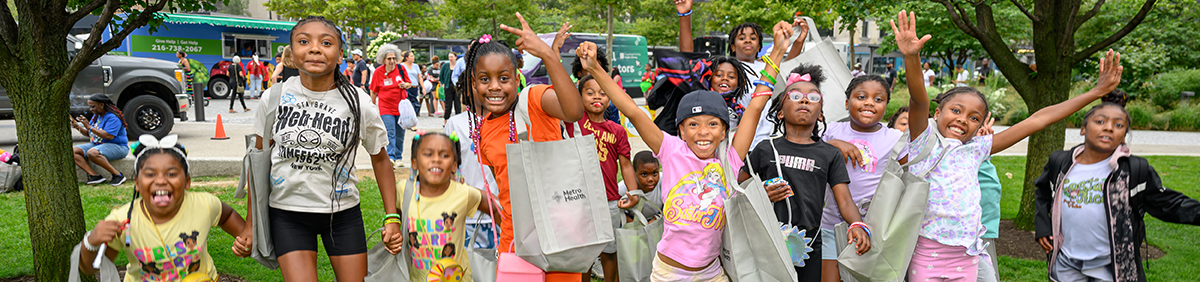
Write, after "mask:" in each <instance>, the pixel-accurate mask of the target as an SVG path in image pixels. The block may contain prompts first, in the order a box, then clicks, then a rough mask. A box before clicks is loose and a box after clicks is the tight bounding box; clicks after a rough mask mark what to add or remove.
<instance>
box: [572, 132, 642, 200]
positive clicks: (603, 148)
mask: <svg viewBox="0 0 1200 282" xmlns="http://www.w3.org/2000/svg"><path fill="white" fill-rule="evenodd" d="M578 123H579V129H580V130H582V131H583V135H593V136H595V137H596V153H598V154H599V155H600V171H601V173H602V174H604V175H603V177H604V194H605V195H606V196H607V197H608V200H609V201H616V200H618V199H621V194H620V193H617V174H620V173H621V170H619V169H617V163H618V158H619V157H626V158H629V150H630V149H629V134H625V127H623V126H621V125H620V124H617V123H615V122H612V121H611V120H604V122H600V123H596V122H592V120H591V119H588V118H587V117H586V116H585V117H583V119H580V120H579V122H578ZM567 134H570V136H577V135H575V127H574V126H568V127H567Z"/></svg>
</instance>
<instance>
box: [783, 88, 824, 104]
mask: <svg viewBox="0 0 1200 282" xmlns="http://www.w3.org/2000/svg"><path fill="white" fill-rule="evenodd" d="M787 94H788V99H790V100H792V101H797V102H799V101H800V100H803V99H808V101H809V102H813V103H819V102H821V93H817V92H812V93H804V92H800V91H788V93H787Z"/></svg>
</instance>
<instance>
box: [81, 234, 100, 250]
mask: <svg viewBox="0 0 1200 282" xmlns="http://www.w3.org/2000/svg"><path fill="white" fill-rule="evenodd" d="M91 236H92V231H91V230H88V232H87V233H83V247H84V248H86V249H87V250H88V251H91V252H96V251H99V250H100V246H95V245H92V243H90V242H88V237H91Z"/></svg>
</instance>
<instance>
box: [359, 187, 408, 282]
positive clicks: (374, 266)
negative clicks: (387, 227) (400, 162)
mask: <svg viewBox="0 0 1200 282" xmlns="http://www.w3.org/2000/svg"><path fill="white" fill-rule="evenodd" d="M416 181H417V180H416V178H412V177H410V178H409V180H408V181H405V184H404V198H403V199H404V201H401V202H400V214H401V216H408V215H409V213H408V202H409V199H412V195H413V185H412V184H413V182H416ZM400 232H404V233H407V232H408V220H403V219H402V220H400ZM375 234H383V228H379V229H377V230H375V233H371V235H368V236H367V242H370V241H371V238H372V237H375ZM381 239H382V238H381ZM411 259H412V256H410V255H409V253H408V246H407V245H406V246H403V247H401V248H400V253H399V254H395V255H393V254H392V253H390V252H388V251H387V248H384V245H383V242H379V244H375V246H371V249H369V250H367V277H365V278H363V282H390V281H407V280H409V277H408V266H409V265H411V263H410V261H411Z"/></svg>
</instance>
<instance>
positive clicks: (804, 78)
mask: <svg viewBox="0 0 1200 282" xmlns="http://www.w3.org/2000/svg"><path fill="white" fill-rule="evenodd" d="M801 81H804V82H812V76H809V75H808V74H807V73H806V74H804V75H800V74H795V73H793V74H791V75H788V79H787V84H788V85H792V83H797V82H801Z"/></svg>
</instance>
